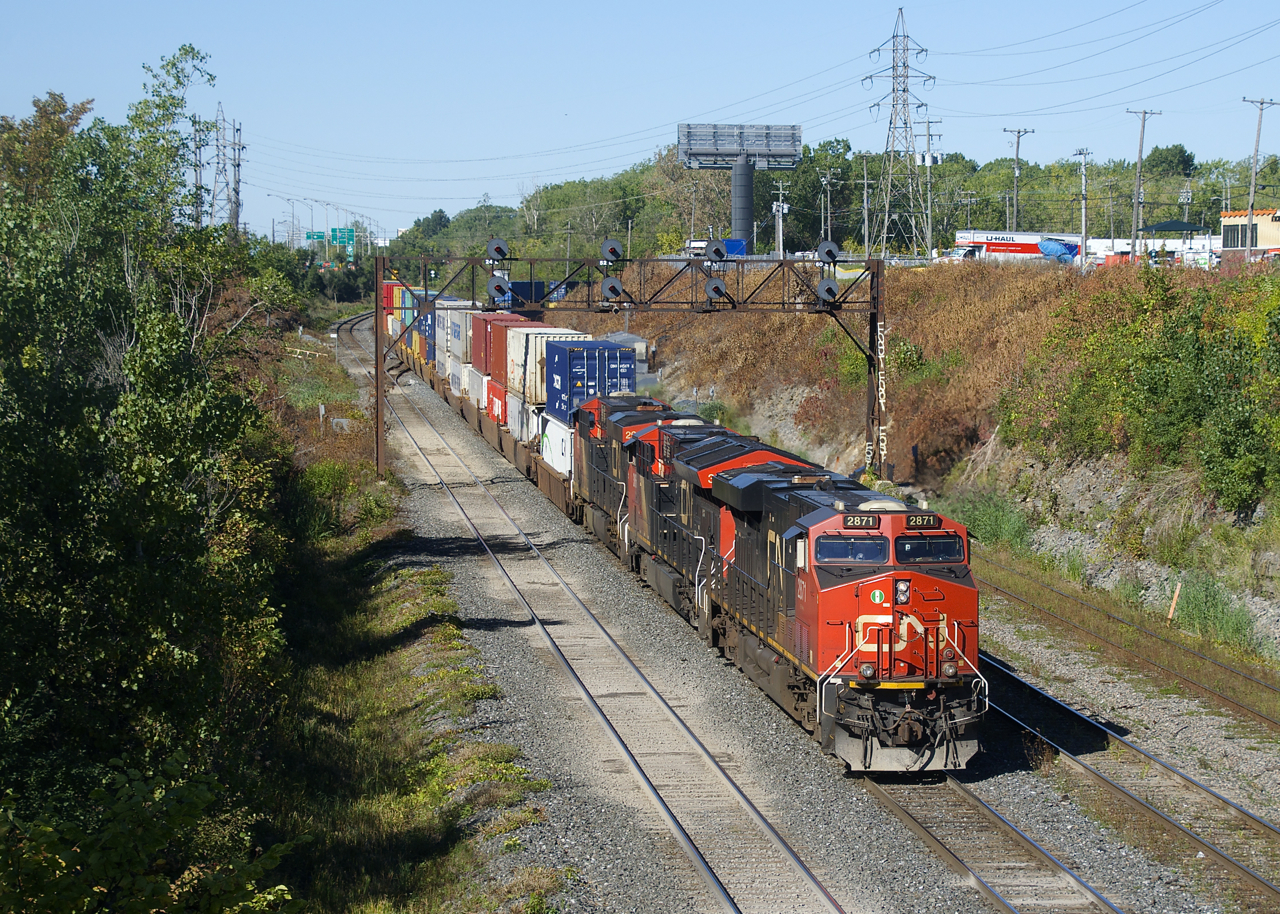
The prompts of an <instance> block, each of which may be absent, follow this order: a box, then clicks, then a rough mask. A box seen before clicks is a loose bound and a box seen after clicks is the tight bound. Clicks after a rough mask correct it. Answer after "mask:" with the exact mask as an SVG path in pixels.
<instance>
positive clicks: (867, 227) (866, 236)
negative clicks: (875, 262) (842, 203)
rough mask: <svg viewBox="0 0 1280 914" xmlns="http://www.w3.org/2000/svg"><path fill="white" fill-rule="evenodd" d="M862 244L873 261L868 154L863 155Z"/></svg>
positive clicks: (868, 257)
mask: <svg viewBox="0 0 1280 914" xmlns="http://www.w3.org/2000/svg"><path fill="white" fill-rule="evenodd" d="M859 183H860V184H861V185H862V244H863V246H864V247H865V248H866V250H867V253H866V257H867V259H868V260H870V259H871V219H870V216H871V210H870V203H869V199H868V198H869V196H870V193H871V182H870V181H868V180H867V154H866V153H863V155H862V180H861V181H860V182H859Z"/></svg>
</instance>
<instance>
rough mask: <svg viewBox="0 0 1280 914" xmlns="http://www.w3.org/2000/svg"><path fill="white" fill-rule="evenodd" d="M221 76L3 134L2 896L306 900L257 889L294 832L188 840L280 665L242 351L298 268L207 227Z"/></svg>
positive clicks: (228, 809)
mask: <svg viewBox="0 0 1280 914" xmlns="http://www.w3.org/2000/svg"><path fill="white" fill-rule="evenodd" d="M205 64H206V58H205V56H204V55H203V54H200V53H199V52H198V51H196V50H195V49H194V48H192V47H190V46H184V47H183V48H181V49H180V50H179V51H178V53H177V54H175V55H174V56H173V57H170V58H164V59H162V62H161V65H160V66H159V67H157V68H154V69H152V68H148V69H147V74H148V83H147V86H146V91H147V94H146V97H145V98H144V99H143V100H141V101H140V102H138V103H137V104H135V105H134V106H132V108H131V110H130V112H129V117H128V120H127V122H126V123H124V124H108V123H106V122H104V121H102V120H95V121H94V122H93V123H92V124H90V125H89V126H87V127H84V128H83V129H76V128H77V125H78V123H79V120H80V118H81V117H82V116H83V114H84V113H85V112H86V111H87V103H82V104H81V105H76V106H70V107H68V106H66V105H65V103H63V101H62V99H61V96H57V95H56V94H53V93H51V94H50V95H49V96H48V98H47V99H45V100H44V101H40V100H37V101H36V103H35V105H36V113H35V114H33V115H32V116H31V117H30V118H28V119H27V120H24V121H20V122H15V121H13V120H12V119H11V118H6V119H5V121H4V125H5V129H4V132H3V135H2V136H0V149H3V173H2V174H0V179H2V181H3V183H0V264H2V265H3V269H2V270H0V498H2V499H3V502H2V504H3V507H2V508H0V607H2V608H0V642H2V643H3V644H4V649H3V651H0V795H7V799H6V800H5V801H4V812H3V815H4V816H5V817H6V821H5V822H4V823H0V831H3V837H4V840H3V847H4V849H5V853H6V854H7V855H8V862H9V863H10V867H9V868H8V869H9V872H8V874H7V875H6V876H5V877H3V878H4V881H3V882H2V883H0V897H3V898H4V899H5V900H6V901H12V900H13V899H15V898H16V899H18V900H19V903H17V904H15V905H12V906H7V905H4V904H0V907H15V908H17V909H22V910H32V911H35V910H59V911H61V910H67V911H70V910H156V909H164V910H208V911H214V910H231V909H240V908H238V906H242V905H250V906H252V905H253V904H258V905H259V906H260V907H262V908H264V909H277V908H280V907H281V906H283V905H285V904H286V903H287V901H288V899H287V894H281V893H279V892H276V891H275V890H271V891H268V892H266V893H262V892H259V891H258V890H257V889H255V888H253V886H254V885H255V884H256V880H258V879H259V878H260V877H261V874H262V872H264V871H265V870H266V869H268V868H269V867H270V866H271V865H273V861H274V860H275V859H276V857H278V855H279V853H281V852H283V850H285V849H286V848H284V847H282V848H279V849H277V850H275V851H272V852H271V853H270V854H268V855H266V856H259V857H258V859H256V860H253V859H251V858H252V857H253V855H252V854H249V853H248V851H247V849H246V848H245V847H243V846H237V847H228V846H221V847H217V848H211V846H210V845H208V844H205V845H201V844H200V842H199V841H196V840H194V839H195V838H196V837H198V836H199V835H200V834H202V833H205V834H212V833H214V832H216V831H217V828H215V827H213V824H212V823H214V822H216V821H217V820H219V819H220V818H223V819H225V818H226V817H227V816H230V815H233V810H234V809H235V806H236V803H237V802H238V801H237V800H235V797H236V795H237V794H242V792H243V791H244V790H245V789H247V787H248V786H249V780H246V778H247V777H250V778H251V772H252V765H251V764H246V760H245V759H244V757H243V753H245V752H248V751H251V748H250V747H251V746H252V745H253V742H254V740H255V738H256V736H257V734H258V732H259V731H260V729H261V727H262V723H263V721H264V719H265V717H266V716H267V715H269V713H270V708H271V704H270V703H271V701H272V695H273V688H272V683H273V681H274V679H275V677H276V676H277V675H278V665H279V663H278V660H277V659H276V658H277V657H278V654H279V651H280V636H279V631H278V628H277V625H276V612H275V610H274V609H273V608H272V606H271V593H272V581H271V575H272V572H273V566H274V562H275V561H276V560H278V558H279V556H280V555H281V549H282V543H283V540H282V537H281V533H280V532H279V525H278V523H277V522H276V520H275V519H274V515H273V509H272V502H273V497H274V496H273V493H274V490H275V487H276V485H277V478H278V476H279V475H280V472H281V469H282V460H283V452H282V451H281V449H280V447H279V446H278V445H277V444H276V443H275V441H274V438H273V435H272V433H271V430H270V428H269V427H268V425H267V424H266V422H265V421H264V418H263V415H262V413H261V412H260V411H259V410H258V408H257V406H256V405H255V404H254V403H253V401H252V400H251V399H250V397H249V395H248V394H247V393H246V392H245V390H244V389H243V387H241V386H240V385H238V384H237V383H235V380H236V378H235V369H234V364H233V362H234V358H235V357H236V356H237V354H238V352H239V349H240V348H241V341H242V340H243V339H244V335H245V332H246V331H247V330H248V328H250V327H251V326H252V321H251V320H250V318H251V317H252V316H253V315H255V314H261V313H262V312H263V311H267V310H271V309H276V310H282V309H289V308H291V307H294V306H296V304H297V291H296V286H295V282H294V280H295V279H296V278H297V275H298V274H297V270H296V265H295V264H291V263H290V262H289V260H288V258H287V257H285V258H281V257H279V256H278V255H279V253H280V252H278V251H264V250H263V248H264V246H263V245H262V244H261V243H256V242H255V243H241V241H240V240H239V239H236V238H233V237H231V236H230V235H229V234H228V231H227V229H226V228H225V227H215V228H210V227H205V228H198V227H196V226H194V225H193V224H192V223H191V220H190V218H189V216H190V213H191V212H192V207H191V199H192V192H191V188H190V186H189V184H188V182H187V181H186V170H187V168H188V166H189V165H190V162H191V153H192V148H193V147H192V138H191V135H190V133H189V132H188V128H189V126H190V119H189V117H188V115H187V112H186V103H185V95H186V92H187V91H188V90H189V89H190V88H191V87H193V86H195V85H197V84H200V83H202V82H211V81H212V77H211V76H209V74H208V73H207V71H206V70H205ZM259 253H261V254H264V255H266V254H271V255H272V256H262V257H261V258H259V257H258V256H257V255H258V254H259ZM290 271H292V273H293V275H290ZM120 760H127V763H124V762H121V761H120ZM174 760H181V768H182V770H181V771H179V770H178V769H177V768H174V765H175V764H179V763H178V762H175V761H174ZM122 765H124V767H122ZM215 770H216V771H219V772H221V775H220V776H219V777H217V778H215V777H214V776H213V774H212V772H214V771H215ZM241 843H243V842H241ZM157 860H159V861H160V862H157ZM243 909H245V910H247V909H248V908H247V907H246V908H243Z"/></svg>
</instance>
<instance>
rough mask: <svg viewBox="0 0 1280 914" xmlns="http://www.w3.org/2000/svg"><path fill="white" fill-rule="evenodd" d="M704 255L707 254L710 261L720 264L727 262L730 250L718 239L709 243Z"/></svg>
mask: <svg viewBox="0 0 1280 914" xmlns="http://www.w3.org/2000/svg"><path fill="white" fill-rule="evenodd" d="M703 253H705V254H706V257H707V259H708V260H714V261H716V263H719V262H720V261H722V260H727V259H728V257H729V249H728V248H727V247H725V245H724V242H723V241H721V240H720V239H718V238H715V239H712V240H711V241H708V242H707V249H706V251H704V252H703Z"/></svg>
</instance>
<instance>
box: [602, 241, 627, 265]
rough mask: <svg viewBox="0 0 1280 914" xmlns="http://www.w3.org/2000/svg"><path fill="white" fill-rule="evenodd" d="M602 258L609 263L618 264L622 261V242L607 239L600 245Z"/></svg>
mask: <svg viewBox="0 0 1280 914" xmlns="http://www.w3.org/2000/svg"><path fill="white" fill-rule="evenodd" d="M600 257H601V258H602V259H604V260H607V261H609V263H617V262H618V261H619V260H621V259H622V242H621V241H618V240H616V239H613V238H606V239H605V240H604V243H603V244H601V245H600Z"/></svg>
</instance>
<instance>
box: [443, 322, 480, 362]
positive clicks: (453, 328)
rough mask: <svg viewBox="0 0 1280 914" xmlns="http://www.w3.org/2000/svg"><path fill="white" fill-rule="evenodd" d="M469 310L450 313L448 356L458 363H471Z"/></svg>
mask: <svg viewBox="0 0 1280 914" xmlns="http://www.w3.org/2000/svg"><path fill="white" fill-rule="evenodd" d="M474 313H475V312H474V311H471V310H457V311H450V312H448V314H449V354H450V355H451V356H453V357H454V358H455V359H457V360H458V361H460V362H470V361H471V315H472V314H474Z"/></svg>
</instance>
